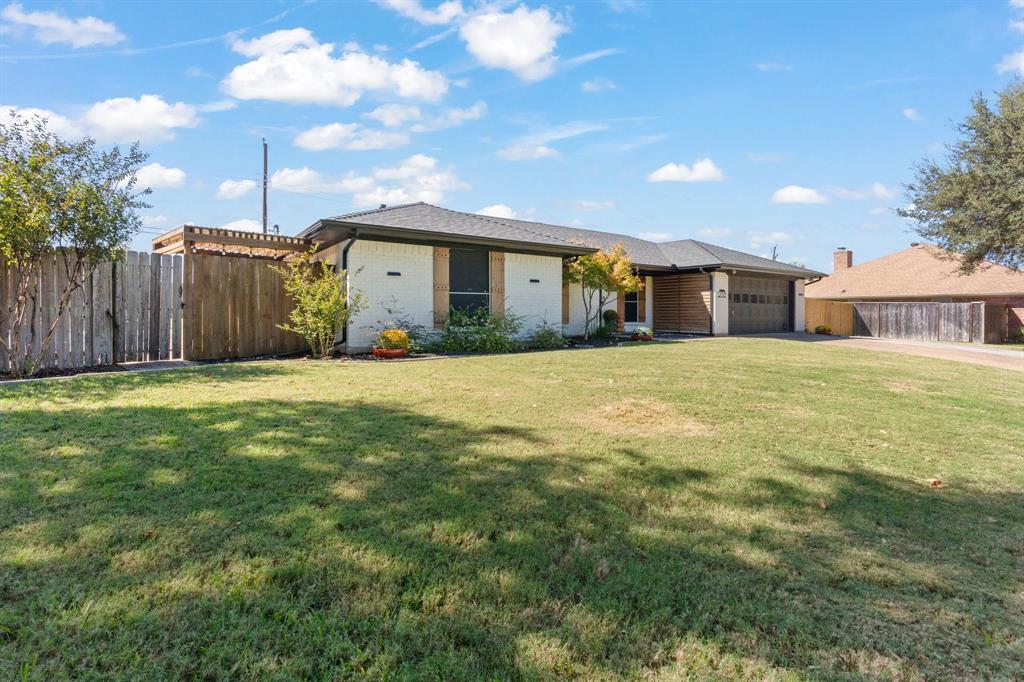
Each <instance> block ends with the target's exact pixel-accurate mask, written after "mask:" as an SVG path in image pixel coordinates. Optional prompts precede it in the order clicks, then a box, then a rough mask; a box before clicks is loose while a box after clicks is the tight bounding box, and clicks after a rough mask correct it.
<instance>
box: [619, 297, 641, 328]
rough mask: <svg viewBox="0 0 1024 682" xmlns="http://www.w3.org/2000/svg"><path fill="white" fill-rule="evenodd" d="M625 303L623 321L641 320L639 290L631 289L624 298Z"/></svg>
mask: <svg viewBox="0 0 1024 682" xmlns="http://www.w3.org/2000/svg"><path fill="white" fill-rule="evenodd" d="M623 301H624V304H625V319H623V320H622V321H623V322H639V321H640V320H639V319H638V316H639V305H640V304H639V292H637V291H631V292H629V293H628V294H626V296H625V298H624V299H623Z"/></svg>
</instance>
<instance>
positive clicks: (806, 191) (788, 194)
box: [772, 185, 828, 204]
mask: <svg viewBox="0 0 1024 682" xmlns="http://www.w3.org/2000/svg"><path fill="white" fill-rule="evenodd" d="M772 203H773V204H827V203H828V198H827V197H825V196H824V195H822V194H821V193H820V192H818V190H816V189H811V188H810V187H801V186H800V185H786V186H785V187H783V188H782V189H779V190H776V191H775V193H774V194H772Z"/></svg>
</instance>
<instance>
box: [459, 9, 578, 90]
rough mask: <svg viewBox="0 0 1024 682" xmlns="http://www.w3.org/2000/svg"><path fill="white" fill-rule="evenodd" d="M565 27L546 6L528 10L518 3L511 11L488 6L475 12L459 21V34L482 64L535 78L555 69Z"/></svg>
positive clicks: (467, 47)
mask: <svg viewBox="0 0 1024 682" xmlns="http://www.w3.org/2000/svg"><path fill="white" fill-rule="evenodd" d="M567 30H568V28H566V26H565V25H564V24H562V21H561V18H560V17H559V16H558V15H554V14H552V13H551V12H550V11H549V10H548V9H547V8H540V9H535V10H530V9H527V8H526V6H524V5H520V6H519V7H517V8H516V9H514V10H513V11H511V12H501V11H498V10H495V9H491V10H487V11H484V12H481V13H479V14H475V15H473V16H471V17H469V19H467V20H466V21H465V23H463V24H462V26H461V27H460V29H459V35H460V36H461V37H462V39H463V40H464V41H465V42H466V49H467V50H468V51H469V53H470V54H471V55H473V56H474V57H476V59H477V60H478V61H479V62H480V63H481V64H483V65H484V66H487V67H490V68H493V69H507V70H508V71H511V72H512V73H514V74H515V75H516V76H518V77H519V79H520V80H523V81H536V80H541V79H542V78H547V77H548V76H550V75H551V74H552V73H553V72H554V70H555V63H556V62H557V60H558V58H557V57H556V56H555V55H554V51H555V47H556V46H557V41H558V37H559V36H560V35H562V34H563V33H565V32H566V31H567Z"/></svg>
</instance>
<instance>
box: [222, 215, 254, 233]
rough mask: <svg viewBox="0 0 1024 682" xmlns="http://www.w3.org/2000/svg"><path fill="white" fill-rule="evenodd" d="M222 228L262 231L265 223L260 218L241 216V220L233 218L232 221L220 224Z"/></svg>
mask: <svg viewBox="0 0 1024 682" xmlns="http://www.w3.org/2000/svg"><path fill="white" fill-rule="evenodd" d="M220 228H221V229H222V230H241V231H243V232H262V231H263V223H261V222H260V221H258V220H252V219H251V218H241V219H239V220H232V221H231V222H230V223H224V224H223V225H221V226H220Z"/></svg>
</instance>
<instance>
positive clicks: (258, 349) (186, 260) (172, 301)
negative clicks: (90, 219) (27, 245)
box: [0, 227, 308, 372]
mask: <svg viewBox="0 0 1024 682" xmlns="http://www.w3.org/2000/svg"><path fill="white" fill-rule="evenodd" d="M182 232H184V239H182ZM168 234H173V235H176V236H177V238H178V240H179V241H178V242H176V245H177V252H174V251H173V250H172V249H169V248H166V249H158V248H154V253H146V252H138V251H128V252H127V253H126V254H125V257H124V259H123V260H121V261H118V262H115V263H101V264H100V265H99V266H98V267H97V268H96V269H95V270H94V271H93V273H92V274H91V275H89V276H88V277H87V279H86V281H85V284H84V286H83V287H81V288H80V289H78V290H76V291H75V292H74V293H73V294H72V296H71V301H70V305H69V306H68V308H67V310H65V312H64V314H63V315H61V317H60V320H59V321H58V322H57V327H56V329H55V330H54V334H53V337H52V340H51V344H50V346H49V348H48V350H47V352H46V354H45V355H44V356H43V359H42V363H41V366H42V367H44V368H61V369H72V368H79V367H92V366H98V365H110V364H116V363H121V362H134V361H153V360H175V359H184V360H219V359H225V358H245V357H257V356H263V355H285V354H290V353H298V352H302V351H304V350H306V349H307V346H306V342H305V340H304V339H303V338H302V337H300V336H298V335H297V334H293V333H291V332H286V331H284V330H282V329H281V328H280V325H282V324H285V323H286V322H287V321H288V318H289V315H290V313H291V311H292V307H293V305H292V301H291V299H290V298H289V297H288V295H287V294H286V293H285V290H284V285H283V280H282V277H281V275H279V274H278V273H277V271H276V270H275V266H278V265H280V261H281V260H282V259H283V258H284V256H285V255H286V254H288V253H293V252H296V251H300V250H302V249H303V248H308V244H307V243H306V242H305V240H299V239H296V238H292V237H277V236H276V235H263V234H257V235H253V234H252V233H238V232H237V231H234V230H216V229H212V228H189V227H186V228H178V230H176V231H172V233H168ZM201 240H202V241H201ZM212 240H222V241H218V242H216V243H215V245H216V247H217V248H210V244H212V243H214V242H213V241H212ZM247 245H248V246H247ZM252 245H255V246H252ZM157 246H158V244H157V243H156V240H154V247H157ZM161 251H163V252H161ZM22 276H23V274H22V272H21V271H20V270H19V269H18V268H15V267H11V266H8V265H7V264H6V263H4V262H3V261H0V335H3V336H4V338H5V339H9V338H10V334H11V333H12V330H11V317H12V313H13V310H14V305H15V300H16V296H17V290H18V286H17V284H18V281H19V278H20V277H22ZM34 277H36V278H37V282H36V284H37V285H38V289H37V291H38V293H37V295H36V296H35V299H34V300H33V301H31V302H30V303H29V307H28V309H27V311H26V323H25V324H23V325H22V326H21V330H20V334H21V336H20V340H21V343H20V345H21V347H22V348H26V349H28V352H29V353H31V355H32V356H35V355H36V354H37V352H38V350H39V348H40V346H41V343H42V339H43V336H44V335H45V334H46V330H47V329H49V327H50V325H51V324H52V323H53V321H54V319H55V318H56V317H57V311H58V306H59V302H60V295H61V292H62V291H63V289H64V285H65V284H66V282H67V275H66V272H65V267H64V263H63V258H62V257H61V256H60V255H59V254H54V255H53V256H52V257H49V258H46V259H44V261H43V263H42V266H41V268H40V269H39V272H37V273H36V274H35V275H34ZM9 369H10V367H8V366H7V358H6V354H5V353H2V352H0V372H4V371H7V370H9Z"/></svg>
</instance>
